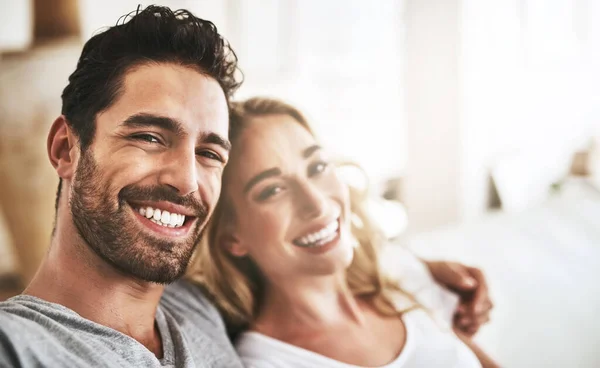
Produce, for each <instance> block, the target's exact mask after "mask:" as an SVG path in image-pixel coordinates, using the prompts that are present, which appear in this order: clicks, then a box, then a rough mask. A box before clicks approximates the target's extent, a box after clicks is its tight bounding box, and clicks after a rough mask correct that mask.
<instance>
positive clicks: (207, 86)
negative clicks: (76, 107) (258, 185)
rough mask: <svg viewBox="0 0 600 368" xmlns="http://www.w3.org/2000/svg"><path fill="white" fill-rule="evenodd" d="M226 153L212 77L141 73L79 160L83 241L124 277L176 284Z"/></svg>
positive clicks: (77, 193) (214, 194)
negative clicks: (175, 281)
mask: <svg viewBox="0 0 600 368" xmlns="http://www.w3.org/2000/svg"><path fill="white" fill-rule="evenodd" d="M228 146H229V142H228V110H227V102H226V99H225V96H224V94H223V91H222V89H221V87H220V86H219V84H218V83H217V82H216V81H215V80H214V79H212V78H210V77H207V76H205V75H202V74H200V73H199V72H197V71H196V70H193V69H191V68H187V67H182V66H178V65H174V64H149V65H144V66H140V67H137V68H134V69H133V70H131V71H129V72H128V73H127V74H126V76H125V78H124V84H123V91H122V94H121V95H120V96H119V97H118V98H117V100H116V101H115V103H114V104H113V105H112V106H111V107H110V108H109V109H107V110H106V111H104V112H102V113H100V114H98V116H97V118H96V134H95V137H94V140H93V143H92V144H91V145H90V147H88V148H87V149H86V150H85V151H83V152H81V156H80V157H79V161H78V164H77V168H76V171H75V175H74V178H73V183H72V186H71V191H70V197H69V205H70V209H71V213H72V216H73V222H74V223H75V226H76V228H77V230H78V232H79V234H80V235H81V237H82V238H83V239H84V240H85V242H86V243H87V244H88V245H89V246H90V247H91V248H92V249H93V250H94V252H95V253H96V254H98V255H99V256H100V257H101V258H102V259H104V260H105V261H106V262H108V263H109V264H111V265H112V266H114V267H115V268H117V269H118V270H120V271H122V272H124V273H127V274H129V275H132V276H135V277H137V278H140V279H142V280H145V281H151V282H157V283H170V282H172V281H174V280H176V279H177V278H179V277H180V276H181V275H183V273H184V272H185V269H186V267H187V264H188V263H189V260H190V257H191V256H192V253H193V250H194V248H195V246H196V244H197V243H198V240H199V237H200V235H201V233H202V229H203V228H204V225H205V223H206V220H207V218H208V216H210V214H211V213H212V211H213V209H214V206H215V204H216V202H217V199H218V197H219V194H220V191H221V175H222V172H223V168H224V166H225V163H226V162H227V160H228V155H229V147H228Z"/></svg>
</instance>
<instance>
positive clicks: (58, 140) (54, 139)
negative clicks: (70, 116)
mask: <svg viewBox="0 0 600 368" xmlns="http://www.w3.org/2000/svg"><path fill="white" fill-rule="evenodd" d="M76 144H77V142H76V138H75V136H74V135H73V133H72V132H71V129H70V128H69V125H68V124H67V118H66V117H65V116H64V115H61V116H59V117H58V118H56V120H54V123H53V124H52V127H51V128H50V132H49V133H48V140H47V142H46V147H47V149H48V158H49V159H50V163H51V164H52V166H54V168H55V169H56V172H57V174H58V176H59V177H61V178H63V179H71V178H72V177H73V173H74V171H75V164H76V162H77V157H76V153H75V152H72V149H73V147H75V146H76Z"/></svg>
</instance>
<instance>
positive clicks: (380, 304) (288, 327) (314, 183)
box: [191, 98, 495, 368]
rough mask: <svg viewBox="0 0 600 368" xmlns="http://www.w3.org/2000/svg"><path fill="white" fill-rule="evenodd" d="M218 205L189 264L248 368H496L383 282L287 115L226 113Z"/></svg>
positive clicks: (351, 209) (371, 247)
mask: <svg viewBox="0 0 600 368" xmlns="http://www.w3.org/2000/svg"><path fill="white" fill-rule="evenodd" d="M230 140H231V141H232V144H233V146H234V149H233V150H232V151H231V154H230V158H229V163H228V165H227V167H226V169H225V172H224V174H223V188H222V194H221V198H220V201H219V204H218V206H217V208H216V210H215V213H214V215H213V216H212V219H211V223H210V224H209V227H208V228H207V236H205V240H206V241H204V242H203V244H201V245H200V247H199V251H198V257H196V260H195V264H194V266H192V267H191V270H192V271H191V272H192V274H191V277H192V278H193V279H195V280H196V281H199V282H201V283H202V284H203V285H204V286H205V287H206V289H207V290H208V291H209V293H210V295H212V297H213V298H214V300H215V302H216V303H217V305H218V306H219V308H220V309H221V311H222V312H223V315H224V316H225V318H226V320H227V322H228V324H229V325H230V326H233V327H237V328H242V329H246V331H244V332H242V333H241V334H240V335H239V337H238V339H237V341H236V348H237V349H238V352H239V354H240V356H241V357H242V359H243V361H244V362H245V363H246V365H247V366H249V367H311V368H312V367H339V368H342V367H356V366H361V367H363V366H364V367H437V366H439V367H479V366H481V365H480V362H481V364H482V365H483V366H486V367H487V366H489V367H492V366H495V365H494V363H493V362H492V361H491V360H490V359H489V358H488V357H487V356H486V355H485V354H484V353H483V352H481V351H480V350H479V349H478V348H477V347H476V346H475V345H474V344H473V342H472V341H470V340H469V338H468V337H466V336H464V335H462V334H461V335H460V338H461V339H462V341H461V340H460V339H459V338H458V337H457V335H455V334H454V333H453V332H452V331H451V330H450V329H449V328H446V327H445V326H443V325H442V324H441V323H439V322H436V321H435V320H434V318H432V316H433V315H432V313H431V311H427V310H426V309H425V308H424V307H423V306H422V305H421V301H419V300H416V299H415V298H413V297H412V296H411V295H410V294H408V293H406V292H404V291H403V289H402V288H401V287H400V286H399V284H398V282H393V281H391V280H390V279H387V278H386V277H384V275H382V273H381V271H380V266H379V262H378V248H379V247H380V244H381V243H382V241H383V239H381V237H380V236H379V233H378V232H377V230H376V228H375V227H374V226H373V224H372V223H371V222H370V221H369V219H368V218H367V217H366V216H365V214H364V211H363V210H362V207H361V205H362V201H363V199H364V198H362V197H361V195H360V193H353V192H351V191H350V189H349V188H348V186H346V185H345V184H344V183H343V182H342V181H341V180H340V179H339V178H338V176H337V175H336V170H335V167H334V166H333V164H332V162H331V160H330V159H329V158H328V156H327V153H326V152H325V150H324V149H323V148H321V147H320V146H319V145H318V143H317V141H316V139H315V137H314V135H313V133H312V131H311V129H310V127H309V126H308V124H307V122H306V120H305V118H304V117H303V116H302V114H301V113H300V112H299V111H297V110H296V109H295V108H293V107H291V106H289V105H286V104H284V103H282V102H279V101H276V100H270V99H260V98H255V99H251V100H248V101H245V102H242V103H237V104H235V105H234V107H233V109H232V112H231V127H230Z"/></svg>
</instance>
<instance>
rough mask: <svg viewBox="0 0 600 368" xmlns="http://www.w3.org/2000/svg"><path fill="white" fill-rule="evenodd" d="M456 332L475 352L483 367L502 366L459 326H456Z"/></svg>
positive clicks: (497, 367) (494, 367) (498, 367)
mask: <svg viewBox="0 0 600 368" xmlns="http://www.w3.org/2000/svg"><path fill="white" fill-rule="evenodd" d="M454 333H455V334H456V336H458V338H459V339H460V340H461V341H462V342H464V343H465V345H467V346H468V347H469V348H470V349H471V350H472V351H473V353H474V354H475V356H476V357H477V359H479V362H480V363H481V366H482V367H483V368H500V366H499V365H498V364H497V363H496V362H495V361H494V360H493V359H492V358H491V357H490V356H489V355H487V354H486V353H485V352H484V351H483V350H481V348H480V347H479V346H478V345H477V344H476V343H475V342H474V341H473V339H472V338H471V337H469V336H468V335H467V334H465V333H464V332H463V331H461V330H460V329H458V328H456V327H455V328H454Z"/></svg>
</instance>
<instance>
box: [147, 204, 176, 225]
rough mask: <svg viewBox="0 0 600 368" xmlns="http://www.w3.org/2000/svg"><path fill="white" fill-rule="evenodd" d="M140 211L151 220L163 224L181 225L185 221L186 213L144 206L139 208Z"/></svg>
mask: <svg viewBox="0 0 600 368" xmlns="http://www.w3.org/2000/svg"><path fill="white" fill-rule="evenodd" d="M138 212H139V213H140V215H142V216H145V217H146V218H147V219H149V220H150V221H152V222H154V223H156V224H159V225H162V226H168V227H180V226H182V225H183V223H184V222H185V215H180V214H178V213H170V212H169V211H164V210H163V211H161V210H159V209H155V208H152V207H142V208H140V209H138Z"/></svg>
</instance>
